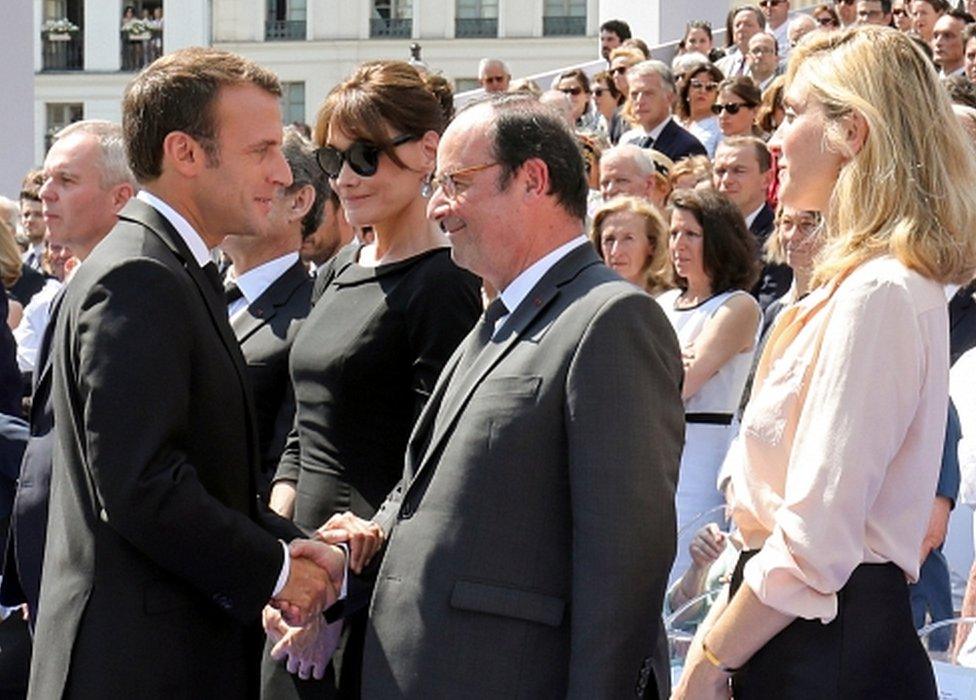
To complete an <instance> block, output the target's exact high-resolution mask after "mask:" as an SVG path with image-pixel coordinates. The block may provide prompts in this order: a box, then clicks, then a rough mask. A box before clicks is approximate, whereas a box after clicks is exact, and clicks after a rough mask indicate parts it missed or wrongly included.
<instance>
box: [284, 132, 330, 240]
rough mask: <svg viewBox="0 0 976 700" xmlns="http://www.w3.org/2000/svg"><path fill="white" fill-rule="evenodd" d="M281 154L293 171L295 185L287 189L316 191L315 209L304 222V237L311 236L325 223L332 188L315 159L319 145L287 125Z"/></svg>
mask: <svg viewBox="0 0 976 700" xmlns="http://www.w3.org/2000/svg"><path fill="white" fill-rule="evenodd" d="M281 154H282V155H283V156H284V157H285V160H286V161H288V167H289V168H291V176H292V184H291V186H290V187H289V188H288V189H287V190H286V192H288V193H292V192H297V191H298V190H300V189H301V188H303V187H305V185H311V187H312V189H313V190H315V200H314V201H313V202H312V207H311V208H310V209H309V210H308V213H307V214H305V216H304V218H303V219H302V238H305V237H306V236H309V235H311V234H312V233H313V232H314V231H315V229H317V228H318V227H319V225H320V224H321V223H322V211H323V209H324V208H325V200H327V199H328V198H329V195H330V192H331V189H330V187H329V181H328V180H327V179H326V177H325V171H324V170H322V168H321V166H319V163H318V160H316V158H315V146H314V145H313V144H312V142H311V141H309V140H308V139H307V138H305V137H304V136H303V135H302V133H301V132H300V131H299V130H298V129H296V128H295V127H293V126H286V127H285V128H284V131H283V135H282V145H281Z"/></svg>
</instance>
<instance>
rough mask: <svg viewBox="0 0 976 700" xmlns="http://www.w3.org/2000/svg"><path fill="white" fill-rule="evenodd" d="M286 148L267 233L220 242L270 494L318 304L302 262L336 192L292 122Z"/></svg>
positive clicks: (261, 485) (262, 487)
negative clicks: (295, 347)
mask: <svg viewBox="0 0 976 700" xmlns="http://www.w3.org/2000/svg"><path fill="white" fill-rule="evenodd" d="M281 153H282V155H283V156H284V157H285V160H286V161H287V162H288V167H289V169H290V170H291V175H292V184H291V185H290V186H288V187H287V188H285V189H282V190H281V191H280V192H279V193H278V194H277V195H276V197H275V200H274V203H273V205H272V207H271V213H270V214H269V215H268V220H267V231H265V232H264V233H262V235H259V236H246V235H237V234H235V235H231V236H227V237H226V238H225V239H224V242H223V243H222V244H221V248H222V249H223V251H224V252H225V253H226V254H227V256H228V257H229V258H230V259H231V262H232V263H233V265H232V267H231V268H230V270H229V271H228V275H227V277H226V279H225V280H224V294H225V298H226V301H227V314H228V316H229V319H230V325H231V329H232V330H233V331H234V335H235V337H236V338H237V341H238V342H239V343H240V346H241V352H242V353H243V354H244V361H245V363H246V364H247V375H248V378H249V379H250V382H251V389H252V390H253V392H254V406H255V410H256V417H257V428H258V447H259V450H260V453H261V470H260V473H259V475H258V493H259V494H260V495H261V497H262V498H264V499H265V500H267V498H268V491H269V490H270V485H271V477H272V476H274V473H275V470H277V468H278V460H279V459H280V458H281V453H282V451H283V450H284V448H285V438H287V437H288V433H289V431H290V430H291V428H292V421H293V420H294V417H295V396H294V393H293V391H292V387H291V380H290V379H289V376H288V354H289V351H290V350H291V345H292V342H293V341H294V340H295V335H296V334H297V333H298V329H299V328H301V325H302V321H304V320H305V317H306V316H308V312H309V309H310V308H311V303H312V302H311V299H312V278H311V276H309V274H308V270H307V269H306V268H305V265H304V264H303V263H302V261H301V260H299V257H298V256H299V248H300V247H301V246H302V238H303V237H304V236H305V235H308V234H311V233H312V232H314V231H315V229H316V228H317V227H318V225H319V223H320V222H321V220H322V211H323V204H324V202H325V200H326V198H327V197H328V191H329V185H328V182H327V181H326V179H325V173H324V172H323V171H322V169H321V168H320V167H319V164H318V163H317V162H316V160H315V150H314V147H313V146H312V144H311V142H310V141H308V140H307V139H306V138H305V137H303V136H302V135H301V134H299V133H298V131H297V130H296V129H294V128H292V127H287V128H285V130H284V135H283V141H282V146H281Z"/></svg>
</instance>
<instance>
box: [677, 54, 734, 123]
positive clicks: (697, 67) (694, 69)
mask: <svg viewBox="0 0 976 700" xmlns="http://www.w3.org/2000/svg"><path fill="white" fill-rule="evenodd" d="M684 73H685V79H684V80H683V81H681V89H680V90H678V101H677V103H676V104H675V110H674V111H675V112H677V114H678V116H679V117H681V118H682V119H690V118H691V101H690V100H689V99H688V93H689V92H691V81H692V80H693V79H694V77H695V76H696V75H698V74H699V73H708V75H709V76H710V77H711V78H712V80H714V81H715V82H716V83H721V82H722V80H723V78H725V76H724V75H723V74H722V71H720V70H719V69H718V68H716V67H715V65H714V64H712V63H710V62H708V61H698V62H696V63H693V64H691V65H690V66H688V69H687V70H685V72H684ZM715 94H716V95H718V91H717V90H716V92H715Z"/></svg>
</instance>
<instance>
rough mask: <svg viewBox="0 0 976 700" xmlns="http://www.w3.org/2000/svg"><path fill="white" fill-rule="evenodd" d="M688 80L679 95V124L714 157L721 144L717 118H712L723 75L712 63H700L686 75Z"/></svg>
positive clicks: (677, 112)
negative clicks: (713, 106)
mask: <svg viewBox="0 0 976 700" xmlns="http://www.w3.org/2000/svg"><path fill="white" fill-rule="evenodd" d="M685 75H686V76H687V77H686V79H685V80H684V82H682V83H681V89H680V90H679V91H678V102H677V104H676V105H675V112H676V114H677V117H678V121H679V122H680V123H681V126H683V127H684V128H685V129H687V130H688V131H690V132H691V134H692V136H694V137H695V138H696V139H698V140H699V141H701V142H702V145H703V146H704V147H705V150H706V151H708V157H709V158H713V157H714V156H715V148H716V147H717V146H718V143H719V141H721V140H722V130H721V129H720V128H719V125H718V117H716V116H715V115H714V114H712V105H713V104H715V99H716V98H717V97H718V86H719V84H720V83H721V82H722V78H723V77H724V76H723V75H722V71H720V70H719V69H718V68H716V67H715V66H714V65H712V64H711V63H706V62H702V61H699V62H697V63H694V64H692V65H691V66H690V67H689V68H688V70H687V71H686V72H685Z"/></svg>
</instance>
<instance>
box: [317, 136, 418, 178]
mask: <svg viewBox="0 0 976 700" xmlns="http://www.w3.org/2000/svg"><path fill="white" fill-rule="evenodd" d="M419 138H420V137H419V136H414V135H413V134H402V135H401V136H397V137H396V138H395V139H393V140H392V141H390V147H391V148H395V147H396V146H401V145H403V144H405V143H406V142H407V141H416V140H417V139H419ZM382 152H383V147H382V146H377V145H375V144H372V143H367V142H366V141H356V142H355V143H354V144H353V145H351V146H350V147H349V148H347V149H346V150H344V151H340V150H339V149H338V148H336V147H335V146H323V147H322V148H320V149H318V150H317V151H315V160H317V161H318V163H319V167H320V168H322V170H324V171H325V174H326V175H328V176H329V177H330V178H332V179H333V180H334V179H335V178H337V177H339V173H340V172H341V171H342V163H343V162H346V163H349V167H350V168H352V171H353V172H354V173H356V174H357V175H359V176H360V177H372V176H373V175H375V174H376V169H377V168H378V167H379V164H380V153H382Z"/></svg>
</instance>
